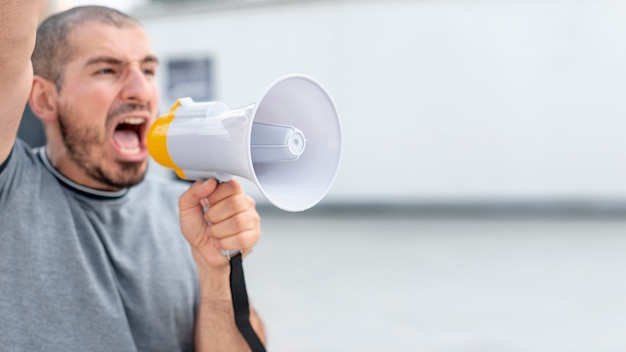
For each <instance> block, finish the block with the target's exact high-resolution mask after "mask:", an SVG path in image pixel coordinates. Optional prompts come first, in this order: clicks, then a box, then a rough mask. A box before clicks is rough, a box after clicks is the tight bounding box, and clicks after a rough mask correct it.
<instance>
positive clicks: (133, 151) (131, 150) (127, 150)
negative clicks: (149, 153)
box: [121, 148, 141, 154]
mask: <svg viewBox="0 0 626 352" xmlns="http://www.w3.org/2000/svg"><path fill="white" fill-rule="evenodd" d="M121 149H122V152H123V153H126V154H137V153H139V152H140V151H141V149H139V148H121Z"/></svg>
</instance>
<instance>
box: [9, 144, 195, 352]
mask: <svg viewBox="0 0 626 352" xmlns="http://www.w3.org/2000/svg"><path fill="white" fill-rule="evenodd" d="M0 169H1V170H0V350H2V351H29V352H35V351H63V352H70V351H89V352H97V351H120V352H128V351H150V352H154V351H168V352H172V351H192V350H193V327H194V318H195V312H196V308H197V304H198V283H197V274H196V268H195V264H194V262H193V258H192V256H191V252H190V249H189V246H188V244H187V242H186V241H185V239H184V238H183V236H182V234H181V232H180V226H179V221H178V204H177V202H178V197H179V196H180V194H181V193H182V192H183V191H184V190H185V189H186V185H185V184H184V183H182V182H176V181H170V180H165V179H161V178H156V177H153V178H150V177H148V178H147V179H146V180H144V182H142V183H141V184H140V185H138V186H136V187H132V188H130V189H126V190H123V191H120V192H102V191H95V190H92V189H89V188H85V187H82V186H80V185H77V184H75V183H73V182H71V181H70V180H68V179H66V178H64V177H63V176H62V175H60V174H59V173H58V172H57V171H56V170H55V169H54V168H53V167H52V166H51V165H50V164H49V162H48V160H47V158H46V157H45V152H44V150H43V149H41V148H40V149H36V150H33V151H31V150H30V149H29V147H28V146H27V145H26V144H25V143H23V142H21V141H19V140H18V141H17V142H16V145H15V146H14V148H13V150H12V152H11V155H10V157H9V159H7V161H6V162H5V163H4V164H3V165H2V167H1V168H0Z"/></svg>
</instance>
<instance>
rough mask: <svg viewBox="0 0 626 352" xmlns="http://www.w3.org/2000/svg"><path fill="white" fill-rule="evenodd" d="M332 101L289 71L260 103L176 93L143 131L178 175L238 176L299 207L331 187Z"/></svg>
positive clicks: (336, 130)
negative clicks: (232, 104) (234, 104)
mask: <svg viewBox="0 0 626 352" xmlns="http://www.w3.org/2000/svg"><path fill="white" fill-rule="evenodd" d="M341 149H342V132H341V124H340V120H339V114H338V111H337V108H336V106H335V104H334V102H333V100H332V98H331V97H330V95H329V94H328V92H327V91H326V89H325V88H324V87H323V86H322V85H321V84H320V83H319V82H317V81H316V80H314V79H313V78H311V77H308V76H305V75H288V76H284V77H281V78H279V79H278V80H276V81H275V82H274V83H272V84H271V85H270V87H269V88H268V89H267V91H266V92H265V94H263V96H262V97H261V99H260V100H259V102H257V103H255V104H251V105H249V106H246V107H243V108H239V109H229V108H228V106H226V105H225V104H224V103H221V102H194V101H193V100H192V99H191V98H182V99H179V100H178V101H177V102H176V104H175V105H174V106H173V107H172V108H171V109H170V111H169V113H168V114H167V115H165V116H163V117H161V118H159V119H157V121H155V123H154V124H153V125H152V126H151V127H150V130H149V132H148V150H149V151H150V154H151V155H152V157H153V158H154V159H155V161H157V162H158V163H159V164H161V165H163V166H165V167H168V168H171V169H174V170H175V171H176V174H177V175H178V176H179V177H180V178H183V179H187V180H197V179H206V178H216V179H217V180H219V181H227V180H229V179H230V178H231V177H232V176H240V177H243V178H245V179H247V180H249V181H251V182H253V183H254V184H256V186H257V187H258V188H259V190H260V191H261V193H262V194H263V195H264V196H265V197H266V198H267V199H268V200H269V201H270V202H271V203H272V204H273V205H275V206H276V207H278V208H280V209H283V210H286V211H302V210H306V209H308V208H310V207H312V206H314V205H315V204H317V203H318V202H319V201H320V200H321V199H322V198H323V197H324V196H325V195H326V194H327V193H328V191H329V190H330V187H331V185H332V183H333V182H334V179H335V177H336V175H337V172H338V168H339V163H340V160H341Z"/></svg>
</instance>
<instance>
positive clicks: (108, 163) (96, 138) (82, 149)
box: [58, 104, 147, 189]
mask: <svg viewBox="0 0 626 352" xmlns="http://www.w3.org/2000/svg"><path fill="white" fill-rule="evenodd" d="M142 109H147V108H146V107H143V106H140V105H136V104H123V105H121V106H119V107H117V108H115V109H113V110H111V111H110V112H109V114H108V115H107V120H106V123H105V128H106V126H108V124H109V123H110V121H111V120H112V119H113V118H114V117H115V116H117V115H118V114H120V113H125V112H130V111H136V110H142ZM68 110H70V109H61V107H59V116H58V121H59V128H60V130H61V137H62V138H63V143H64V145H65V148H66V150H67V155H68V157H69V159H70V160H71V161H72V162H73V163H74V164H75V165H77V166H78V167H79V168H80V169H81V170H83V171H84V172H85V174H86V175H87V176H89V177H90V178H91V179H93V180H95V181H98V182H99V183H102V184H105V185H107V186H109V187H114V188H117V189H122V188H127V187H132V186H135V185H137V184H139V183H140V182H141V181H143V179H144V177H145V174H146V171H147V160H146V161H138V162H124V161H114V160H109V159H107V158H106V153H105V146H106V143H107V140H106V133H105V132H104V131H106V129H102V128H98V127H97V126H78V125H77V124H75V123H74V124H73V123H71V118H68V116H69V114H67V113H66V112H67V111H68Z"/></svg>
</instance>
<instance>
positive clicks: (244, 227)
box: [211, 209, 261, 240]
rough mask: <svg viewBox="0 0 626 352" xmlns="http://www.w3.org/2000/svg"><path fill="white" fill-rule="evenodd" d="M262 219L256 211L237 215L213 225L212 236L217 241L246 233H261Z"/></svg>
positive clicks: (252, 210)
mask: <svg viewBox="0 0 626 352" xmlns="http://www.w3.org/2000/svg"><path fill="white" fill-rule="evenodd" d="M260 222H261V217H260V216H259V214H258V213H257V212H256V211H255V210H254V209H251V210H248V211H245V212H243V213H237V214H235V215H233V216H231V217H229V218H227V219H225V220H223V221H220V222H217V223H211V236H212V237H213V238H216V239H220V240H221V239H224V238H227V237H232V236H236V235H238V234H240V233H243V232H246V231H256V232H259V233H260V226H259V225H260Z"/></svg>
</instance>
